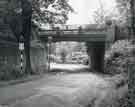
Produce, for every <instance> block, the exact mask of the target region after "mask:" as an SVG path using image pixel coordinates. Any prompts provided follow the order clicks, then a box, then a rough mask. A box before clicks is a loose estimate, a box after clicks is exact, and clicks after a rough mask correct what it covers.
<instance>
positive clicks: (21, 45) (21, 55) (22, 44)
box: [19, 35, 24, 72]
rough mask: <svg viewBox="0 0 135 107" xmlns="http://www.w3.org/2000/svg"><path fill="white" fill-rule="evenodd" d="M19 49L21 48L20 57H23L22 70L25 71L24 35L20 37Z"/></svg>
mask: <svg viewBox="0 0 135 107" xmlns="http://www.w3.org/2000/svg"><path fill="white" fill-rule="evenodd" d="M19 50H20V58H21V63H20V65H21V72H23V62H24V55H23V51H24V37H23V36H22V35H21V36H20V39H19Z"/></svg>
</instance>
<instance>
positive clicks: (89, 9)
mask: <svg viewBox="0 0 135 107" xmlns="http://www.w3.org/2000/svg"><path fill="white" fill-rule="evenodd" d="M99 1H101V2H102V4H103V7H104V8H105V9H106V10H112V9H113V8H114V7H115V5H116V4H115V0H69V3H70V5H71V6H72V7H73V8H74V10H75V11H76V13H72V14H70V15H69V20H68V21H67V24H88V23H90V22H92V21H93V17H92V14H93V12H94V11H95V10H96V9H97V8H99V6H100V5H99Z"/></svg>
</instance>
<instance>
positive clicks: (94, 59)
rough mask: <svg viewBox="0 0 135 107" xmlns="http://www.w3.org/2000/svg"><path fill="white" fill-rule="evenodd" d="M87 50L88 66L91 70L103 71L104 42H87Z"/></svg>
mask: <svg viewBox="0 0 135 107" xmlns="http://www.w3.org/2000/svg"><path fill="white" fill-rule="evenodd" d="M87 52H88V55H89V57H90V58H89V59H90V62H91V63H90V66H91V69H92V71H97V72H104V54H105V43H104V42H93V43H87Z"/></svg>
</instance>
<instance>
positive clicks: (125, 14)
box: [116, 0, 132, 26]
mask: <svg viewBox="0 0 135 107" xmlns="http://www.w3.org/2000/svg"><path fill="white" fill-rule="evenodd" d="M130 1H132V0H116V3H117V8H118V11H119V22H120V24H122V25H123V26H127V25H129V20H130V15H131V14H130V6H131V5H130Z"/></svg>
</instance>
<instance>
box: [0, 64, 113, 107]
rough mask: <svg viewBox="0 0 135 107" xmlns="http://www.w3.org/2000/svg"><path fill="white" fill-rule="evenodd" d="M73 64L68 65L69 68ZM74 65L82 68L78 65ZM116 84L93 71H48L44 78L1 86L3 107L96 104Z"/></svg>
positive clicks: (56, 106)
mask: <svg viewBox="0 0 135 107" xmlns="http://www.w3.org/2000/svg"><path fill="white" fill-rule="evenodd" d="M55 66H56V65H55ZM61 66H62V67H64V65H61ZM72 66H73V65H72ZM78 67H80V65H79V66H78ZM58 68H59V67H58ZM58 68H57V69H58ZM65 68H66V66H65V67H64V69H65ZM71 68H72V67H70V66H68V67H67V68H66V69H71ZM73 68H74V70H76V69H78V68H77V66H75V67H73ZM112 87H113V86H112V85H111V84H110V83H109V82H108V81H107V80H106V79H104V78H103V77H102V76H99V75H97V74H93V73H72V74H71V73H68V74H67V73H66V74H61V73H58V74H45V75H44V76H43V77H42V78H41V79H37V80H34V81H27V82H25V83H20V84H16V85H9V86H6V87H1V88H0V105H1V106H2V107H88V105H89V107H92V106H91V105H93V103H94V102H95V100H97V99H99V98H102V97H103V96H105V95H106V94H107V93H108V92H110V90H112Z"/></svg>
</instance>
